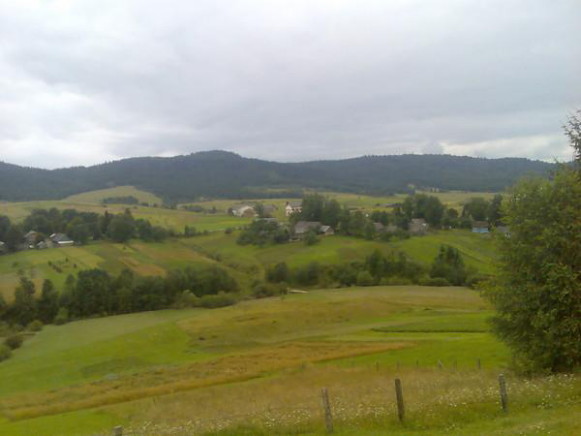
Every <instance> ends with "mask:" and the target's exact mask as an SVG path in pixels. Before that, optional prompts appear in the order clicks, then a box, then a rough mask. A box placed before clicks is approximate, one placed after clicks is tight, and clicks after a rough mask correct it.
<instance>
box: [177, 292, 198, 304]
mask: <svg viewBox="0 0 581 436" xmlns="http://www.w3.org/2000/svg"><path fill="white" fill-rule="evenodd" d="M199 305H200V299H199V298H198V297H197V296H196V295H195V294H194V293H193V292H192V291H190V290H185V291H184V292H182V293H181V294H180V295H179V297H178V298H177V300H176V307H178V308H180V309H183V308H186V307H196V306H199Z"/></svg>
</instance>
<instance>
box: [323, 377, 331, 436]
mask: <svg viewBox="0 0 581 436" xmlns="http://www.w3.org/2000/svg"><path fill="white" fill-rule="evenodd" d="M321 398H322V400H323V409H324V411H325V427H326V428H327V433H333V415H332V414H331V402H330V401H329V391H328V389H327V388H323V389H322V390H321Z"/></svg>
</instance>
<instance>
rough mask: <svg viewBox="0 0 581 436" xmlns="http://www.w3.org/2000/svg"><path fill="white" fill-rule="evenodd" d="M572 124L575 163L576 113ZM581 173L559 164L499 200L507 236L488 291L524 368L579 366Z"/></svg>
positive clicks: (503, 334)
mask: <svg viewBox="0 0 581 436" xmlns="http://www.w3.org/2000/svg"><path fill="white" fill-rule="evenodd" d="M569 126H570V127H571V129H577V130H576V131H568V132H567V133H568V136H569V137H570V138H571V142H572V145H573V146H574V147H575V149H576V152H577V154H578V161H579V160H581V155H579V151H580V148H581V145H580V143H579V141H577V142H575V140H574V138H579V137H581V135H579V133H581V127H580V126H581V124H580V123H579V118H578V117H573V119H572V120H571V123H570V124H569ZM575 135H577V136H575ZM578 163H579V162H578ZM580 171H581V168H580V167H579V166H578V167H577V168H571V167H570V166H565V165H563V166H562V167H561V168H559V170H558V171H557V172H556V173H555V175H554V177H553V178H552V179H551V180H544V179H528V180H523V181H521V182H520V183H518V184H517V185H516V187H514V188H513V190H512V192H511V193H510V195H509V196H508V198H507V199H506V201H505V202H504V207H505V214H506V216H505V218H504V222H505V224H507V225H508V227H509V231H510V233H509V234H508V235H507V236H499V240H500V254H501V262H500V265H499V274H498V276H497V279H496V280H495V282H494V283H493V284H491V285H490V286H489V288H488V289H487V295H488V297H489V298H490V300H491V301H492V303H493V304H494V306H495V307H496V310H497V315H496V316H495V318H494V319H493V325H494V330H495V332H496V333H497V334H498V335H499V337H500V338H501V339H503V340H504V341H505V342H506V343H507V344H508V345H509V346H510V347H511V348H512V350H513V351H514V353H515V356H516V357H517V358H518V359H517V362H519V363H520V364H521V365H523V366H524V368H525V369H529V370H548V371H553V372H555V371H569V370H573V369H574V368H576V367H578V366H579V365H580V364H581V317H580V316H579V314H581V178H580V177H579V172H580Z"/></svg>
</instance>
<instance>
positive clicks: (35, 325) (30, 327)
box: [26, 319, 44, 332]
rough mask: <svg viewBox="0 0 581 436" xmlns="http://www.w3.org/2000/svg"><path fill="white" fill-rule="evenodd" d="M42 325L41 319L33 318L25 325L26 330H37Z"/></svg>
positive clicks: (39, 329)
mask: <svg viewBox="0 0 581 436" xmlns="http://www.w3.org/2000/svg"><path fill="white" fill-rule="evenodd" d="M43 327H44V324H43V323H42V321H39V320H38V319H35V320H34V321H32V322H30V323H29V324H28V325H27V326H26V330H28V331H30V332H39V331H41V330H42V328H43Z"/></svg>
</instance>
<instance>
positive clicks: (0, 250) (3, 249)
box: [0, 241, 7, 254]
mask: <svg viewBox="0 0 581 436" xmlns="http://www.w3.org/2000/svg"><path fill="white" fill-rule="evenodd" d="M6 251H7V248H6V244H5V243H4V242H2V241H0V254H2V253H6Z"/></svg>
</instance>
